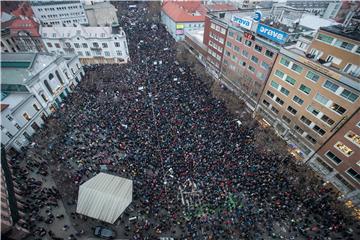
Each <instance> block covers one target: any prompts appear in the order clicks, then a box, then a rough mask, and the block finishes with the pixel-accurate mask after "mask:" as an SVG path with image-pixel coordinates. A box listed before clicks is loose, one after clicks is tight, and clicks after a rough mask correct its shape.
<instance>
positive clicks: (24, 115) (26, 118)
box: [23, 113, 31, 121]
mask: <svg viewBox="0 0 360 240" xmlns="http://www.w3.org/2000/svg"><path fill="white" fill-rule="evenodd" d="M23 117H24V118H25V120H26V121H30V119H31V118H30V116H29V114H27V113H24V114H23Z"/></svg>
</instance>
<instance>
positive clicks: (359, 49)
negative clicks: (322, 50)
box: [316, 33, 360, 54]
mask: <svg viewBox="0 0 360 240" xmlns="http://www.w3.org/2000/svg"><path fill="white" fill-rule="evenodd" d="M316 39H318V40H320V41H322V42H324V43H327V44H329V45H332V46H335V47H338V48H341V49H344V50H346V51H349V52H355V53H357V54H360V46H359V45H355V44H352V43H349V42H346V41H343V40H340V39H336V38H334V37H331V36H329V35H325V34H323V33H319V34H318V36H317V38H316Z"/></svg>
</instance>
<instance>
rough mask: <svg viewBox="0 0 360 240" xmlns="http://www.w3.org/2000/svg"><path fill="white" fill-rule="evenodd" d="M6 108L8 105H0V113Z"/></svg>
mask: <svg viewBox="0 0 360 240" xmlns="http://www.w3.org/2000/svg"><path fill="white" fill-rule="evenodd" d="M8 106H9V104H3V103H0V108H1V111H0V112H2V111H4V110H5V109H6V108H7V107H8Z"/></svg>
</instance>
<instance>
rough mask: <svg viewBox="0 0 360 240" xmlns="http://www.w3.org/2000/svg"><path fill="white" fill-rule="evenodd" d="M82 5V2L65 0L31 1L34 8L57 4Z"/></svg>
mask: <svg viewBox="0 0 360 240" xmlns="http://www.w3.org/2000/svg"><path fill="white" fill-rule="evenodd" d="M73 3H80V1H63V0H54V1H37V0H36V1H30V4H31V5H32V6H42V5H44V6H45V5H57V4H62V5H63V4H73Z"/></svg>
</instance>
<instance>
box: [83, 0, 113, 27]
mask: <svg viewBox="0 0 360 240" xmlns="http://www.w3.org/2000/svg"><path fill="white" fill-rule="evenodd" d="M84 10H85V14H86V16H87V19H88V21H89V25H90V26H94V27H95V26H111V25H112V24H118V23H119V21H118V18H117V9H116V8H115V7H114V6H113V5H112V4H111V3H110V2H97V3H91V4H90V5H84Z"/></svg>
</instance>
